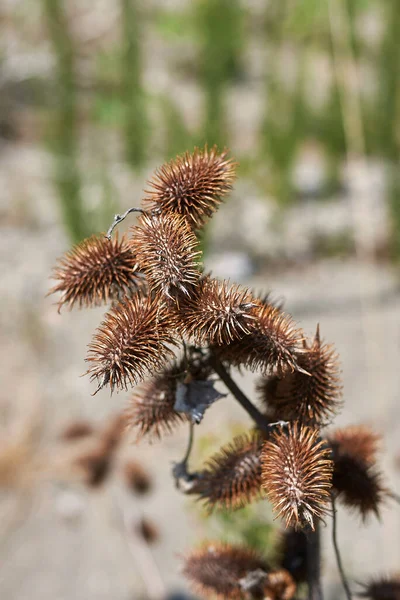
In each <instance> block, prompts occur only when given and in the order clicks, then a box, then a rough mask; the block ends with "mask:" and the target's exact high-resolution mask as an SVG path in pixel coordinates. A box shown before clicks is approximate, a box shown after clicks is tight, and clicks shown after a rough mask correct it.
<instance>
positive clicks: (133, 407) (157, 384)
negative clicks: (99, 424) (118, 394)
mask: <svg viewBox="0 0 400 600" xmlns="http://www.w3.org/2000/svg"><path fill="white" fill-rule="evenodd" d="M179 375H182V369H181V368H180V367H179V366H176V365H175V366H173V367H170V368H168V369H165V370H164V371H163V372H162V373H160V374H159V375H157V376H156V377H155V378H154V379H152V380H151V381H147V382H145V383H144V384H142V385H141V386H140V387H138V388H136V389H135V391H134V392H133V395H132V397H131V399H130V404H129V406H128V409H127V422H128V424H129V426H130V427H132V428H134V429H137V430H138V437H139V438H141V437H142V436H148V437H149V438H150V439H153V438H160V437H161V436H162V434H163V433H170V432H171V431H172V430H173V429H174V428H175V427H176V426H177V425H179V423H182V422H184V421H185V420H186V416H184V415H183V414H182V413H177V412H176V411H175V410H174V405H175V399H176V386H177V381H178V377H179Z"/></svg>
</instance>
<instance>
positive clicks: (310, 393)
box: [258, 328, 342, 427]
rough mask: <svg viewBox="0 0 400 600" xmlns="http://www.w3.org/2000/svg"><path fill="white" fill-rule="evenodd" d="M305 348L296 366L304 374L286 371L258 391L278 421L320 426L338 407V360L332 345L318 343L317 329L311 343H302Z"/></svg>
mask: <svg viewBox="0 0 400 600" xmlns="http://www.w3.org/2000/svg"><path fill="white" fill-rule="evenodd" d="M304 349H305V350H306V352H305V353H304V354H300V355H299V356H298V358H297V364H298V366H299V367H301V368H302V369H304V371H306V373H304V372H303V371H299V370H295V371H292V370H290V369H288V370H287V371H286V373H284V374H283V375H282V376H281V377H279V376H277V375H275V376H272V377H270V378H268V379H263V380H262V381H261V382H260V383H259V385H258V391H259V393H260V397H261V400H262V401H263V402H264V403H265V404H266V405H267V407H270V408H272V410H273V412H274V413H275V414H276V415H279V418H280V419H282V420H287V421H293V420H298V421H300V422H301V423H304V424H305V425H310V426H311V427H313V426H318V427H322V426H323V425H326V423H327V422H328V421H329V420H330V418H331V417H332V415H333V414H335V413H336V412H337V410H338V408H339V407H340V398H341V392H342V386H341V385H340V378H339V365H338V357H337V354H336V353H335V351H334V350H333V348H332V346H328V345H326V344H321V340H320V336H319V328H318V329H317V333H316V336H315V338H314V341H313V343H312V344H310V345H308V344H307V343H306V342H304Z"/></svg>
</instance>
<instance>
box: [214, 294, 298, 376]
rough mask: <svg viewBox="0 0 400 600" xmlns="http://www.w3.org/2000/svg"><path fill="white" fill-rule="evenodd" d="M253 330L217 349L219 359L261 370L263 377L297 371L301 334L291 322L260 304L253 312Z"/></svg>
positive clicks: (287, 316)
mask: <svg viewBox="0 0 400 600" xmlns="http://www.w3.org/2000/svg"><path fill="white" fill-rule="evenodd" d="M252 314H253V317H254V321H253V322H252V329H253V331H252V332H251V333H249V334H247V335H243V336H242V337H241V338H240V339H239V340H235V341H233V342H231V343H230V344H227V345H224V346H220V347H218V346H216V347H215V351H216V352H217V353H218V355H219V357H220V358H221V359H222V360H224V361H227V362H229V363H230V364H231V365H233V366H238V367H240V366H243V367H247V368H249V369H251V370H253V371H255V370H258V369H260V370H261V372H262V373H263V374H264V375H267V374H270V373H277V374H282V373H283V372H286V371H287V369H288V368H289V369H291V370H294V369H297V368H298V356H299V354H302V353H304V348H303V347H302V346H301V343H302V341H303V338H304V335H303V332H302V330H301V329H297V328H296V326H295V323H294V321H293V319H292V318H291V317H290V316H289V315H287V314H286V313H284V312H282V311H280V310H279V309H278V308H276V307H275V306H272V305H268V304H266V305H260V306H259V307H257V308H256V309H254V312H253V313H252Z"/></svg>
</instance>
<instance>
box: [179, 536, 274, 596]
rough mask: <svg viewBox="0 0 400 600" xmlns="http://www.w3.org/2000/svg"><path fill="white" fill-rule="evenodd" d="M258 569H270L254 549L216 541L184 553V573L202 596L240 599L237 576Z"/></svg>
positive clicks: (245, 574)
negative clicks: (189, 552) (186, 553)
mask: <svg viewBox="0 0 400 600" xmlns="http://www.w3.org/2000/svg"><path fill="white" fill-rule="evenodd" d="M257 570H262V571H264V572H265V573H266V572H267V571H268V570H269V569H268V565H267V563H266V562H265V560H264V559H263V558H262V557H261V556H260V555H259V554H257V553H256V552H255V551H254V550H251V549H250V548H246V547H240V546H231V545H228V544H221V543H219V542H216V543H213V544H211V543H209V544H204V545H203V546H202V547H200V548H199V549H197V550H194V551H193V552H192V553H191V554H189V555H188V556H186V557H185V564H184V569H183V573H184V575H185V577H187V579H189V581H190V582H191V583H192V586H193V588H194V591H195V592H196V593H197V594H199V595H201V596H205V597H206V598H215V597H217V598H220V599H221V600H222V599H232V600H241V598H243V595H244V592H243V588H242V585H241V583H240V580H242V579H243V578H245V577H246V576H247V575H249V574H250V573H252V572H254V571H257Z"/></svg>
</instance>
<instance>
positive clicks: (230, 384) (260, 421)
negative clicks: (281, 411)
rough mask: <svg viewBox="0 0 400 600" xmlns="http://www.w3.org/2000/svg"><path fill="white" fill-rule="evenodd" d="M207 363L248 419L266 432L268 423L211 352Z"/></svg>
mask: <svg viewBox="0 0 400 600" xmlns="http://www.w3.org/2000/svg"><path fill="white" fill-rule="evenodd" d="M209 362H210V365H211V366H212V368H213V369H214V371H215V372H216V374H217V375H218V377H219V378H220V379H221V381H223V382H224V384H225V385H226V387H227V388H228V390H229V391H230V392H231V394H232V395H233V396H234V398H236V400H237V401H238V402H239V404H240V405H241V406H242V407H243V408H244V410H245V411H246V412H247V413H248V414H249V415H250V417H251V418H252V419H253V421H254V422H255V423H256V425H257V427H259V428H260V429H263V430H264V431H266V430H267V429H268V422H267V419H266V418H265V416H264V415H263V414H262V413H261V412H260V411H259V410H258V408H256V407H255V406H254V404H253V403H252V402H250V400H249V399H248V398H247V396H246V395H245V394H244V393H243V392H242V390H241V389H240V387H239V386H238V385H237V383H235V381H233V379H232V377H231V376H230V375H229V373H228V371H227V370H226V369H225V367H224V365H223V364H222V362H221V361H220V360H219V358H218V357H217V356H215V354H214V353H213V352H211V353H210V358H209Z"/></svg>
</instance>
